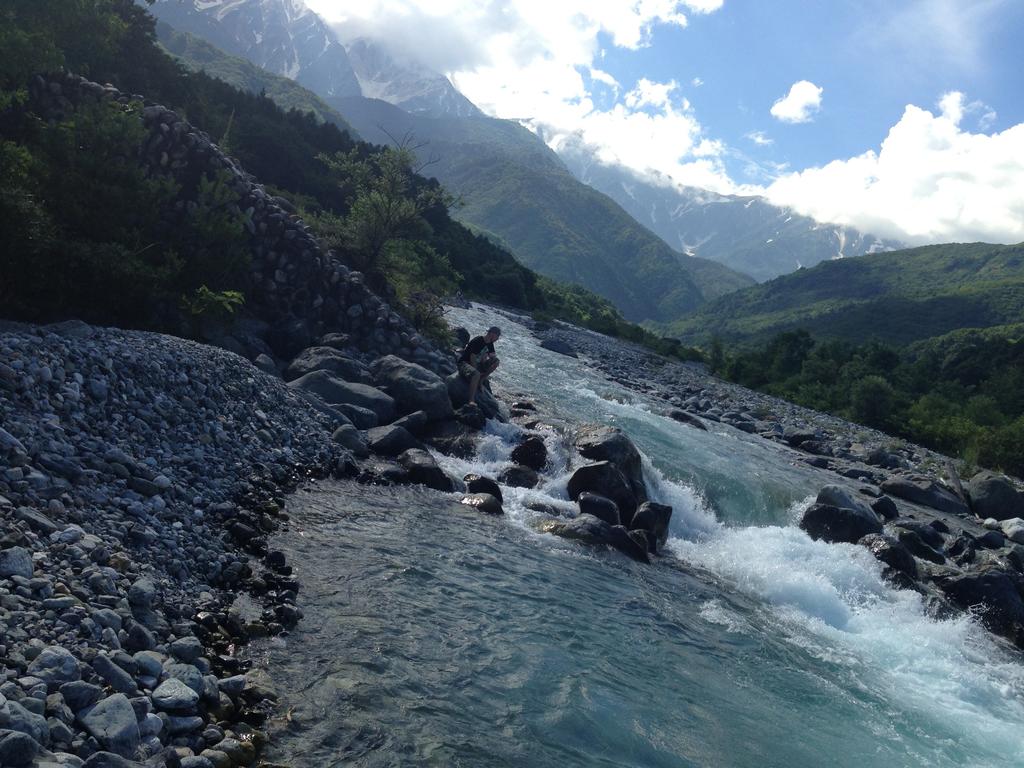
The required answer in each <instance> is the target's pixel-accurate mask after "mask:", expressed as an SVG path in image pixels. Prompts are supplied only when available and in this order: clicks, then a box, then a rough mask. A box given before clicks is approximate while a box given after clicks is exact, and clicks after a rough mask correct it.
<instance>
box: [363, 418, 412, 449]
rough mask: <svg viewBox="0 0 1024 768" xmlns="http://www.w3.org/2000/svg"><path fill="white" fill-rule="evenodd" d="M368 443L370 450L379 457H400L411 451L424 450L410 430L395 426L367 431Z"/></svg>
mask: <svg viewBox="0 0 1024 768" xmlns="http://www.w3.org/2000/svg"><path fill="white" fill-rule="evenodd" d="M366 442H367V445H368V446H369V448H370V450H371V451H373V452H374V453H376V454H377V455H379V456H398V455H399V454H401V453H403V452H405V451H408V450H410V449H420V450H422V449H423V447H424V446H423V444H422V443H421V442H420V441H419V440H417V439H416V438H415V437H413V436H412V434H411V433H410V432H409V430H407V429H405V428H404V427H396V426H394V425H393V424H392V425H388V426H386V427H374V428H373V429H368V430H367V431H366Z"/></svg>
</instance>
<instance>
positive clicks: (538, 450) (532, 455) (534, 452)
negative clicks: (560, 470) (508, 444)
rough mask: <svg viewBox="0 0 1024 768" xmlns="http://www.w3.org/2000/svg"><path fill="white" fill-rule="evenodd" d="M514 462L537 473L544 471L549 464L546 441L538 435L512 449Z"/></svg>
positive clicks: (528, 438)
mask: <svg viewBox="0 0 1024 768" xmlns="http://www.w3.org/2000/svg"><path fill="white" fill-rule="evenodd" d="M512 461H514V462H515V463H516V464H522V465H523V466H524V467H529V468H530V469H533V470H535V471H537V472H540V471H542V470H543V469H544V466H545V465H546V464H547V463H548V449H547V446H546V445H544V440H543V439H542V438H540V437H538V436H537V435H531V436H530V437H527V438H526V439H525V440H523V442H521V443H520V444H519V445H517V446H516V447H515V448H514V449H512Z"/></svg>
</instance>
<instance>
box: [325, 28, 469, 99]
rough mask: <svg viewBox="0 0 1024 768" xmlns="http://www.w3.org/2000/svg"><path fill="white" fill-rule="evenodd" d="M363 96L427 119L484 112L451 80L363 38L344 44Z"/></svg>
mask: <svg viewBox="0 0 1024 768" xmlns="http://www.w3.org/2000/svg"><path fill="white" fill-rule="evenodd" d="M345 50H346V51H348V58H349V61H350V62H351V63H352V67H353V69H354V70H355V73H356V77H357V78H358V79H359V85H360V87H361V88H362V90H363V96H365V97H366V98H368V99H380V100H381V101H386V102H388V103H389V104H394V105H395V106H396V107H400V108H401V109H404V110H405V111H406V112H410V113H412V114H417V115H425V116H427V117H480V116H481V115H482V114H483V113H482V112H481V111H480V110H479V109H478V108H477V106H476V105H475V104H473V102H471V101H470V100H469V99H467V98H466V97H465V96H463V95H462V94H461V93H459V92H458V91H457V90H456V89H455V86H454V85H452V83H451V81H450V80H449V79H448V78H447V77H445V76H444V75H441V74H439V73H437V72H432V71H431V70H429V69H427V68H426V67H424V66H422V65H420V64H418V63H417V62H414V61H411V60H402V59H401V58H399V57H396V56H394V55H392V54H391V53H389V52H388V51H387V49H386V48H385V47H384V46H383V45H381V44H379V43H376V42H374V41H373V40H370V39H368V38H365V37H360V38H357V39H356V40H353V41H352V42H350V43H347V44H346V45H345Z"/></svg>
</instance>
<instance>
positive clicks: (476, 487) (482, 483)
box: [462, 473, 504, 503]
mask: <svg viewBox="0 0 1024 768" xmlns="http://www.w3.org/2000/svg"><path fill="white" fill-rule="evenodd" d="M462 479H463V481H464V482H465V483H466V490H467V491H469V492H470V493H489V494H490V495H491V496H493V497H494V498H496V499H497V500H498V501H499V502H500V503H504V498H503V497H502V495H501V486H500V485H498V484H497V483H496V482H495V481H494V480H492V479H491V478H489V477H484V476H483V475H477V474H472V473H471V474H468V475H466V476H465V477H464V478H462Z"/></svg>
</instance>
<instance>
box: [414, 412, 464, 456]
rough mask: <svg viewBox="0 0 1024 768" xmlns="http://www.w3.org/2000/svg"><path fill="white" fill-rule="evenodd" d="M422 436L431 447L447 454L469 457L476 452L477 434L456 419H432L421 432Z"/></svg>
mask: <svg viewBox="0 0 1024 768" xmlns="http://www.w3.org/2000/svg"><path fill="white" fill-rule="evenodd" d="M420 437H422V438H423V441H424V442H425V443H426V444H427V445H429V446H430V447H431V448H436V449H437V450H439V451H440V452H441V453H443V454H445V455H446V456H458V457H459V458H460V459H468V458H470V457H471V456H473V454H474V453H476V440H477V438H476V434H475V432H474V430H473V429H471V428H470V427H467V426H466V425H465V424H463V423H461V422H458V421H455V420H454V419H453V420H451V421H432V422H430V423H429V424H427V426H426V428H425V429H424V430H423V431H422V432H421V434H420Z"/></svg>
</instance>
